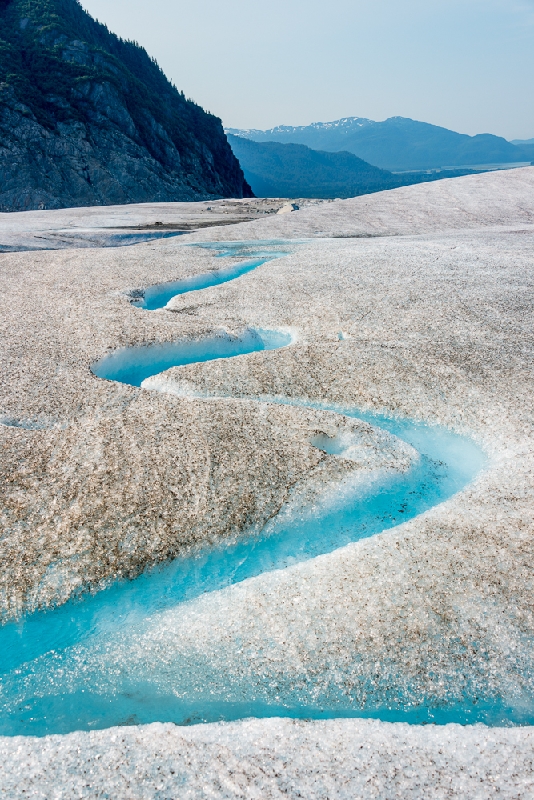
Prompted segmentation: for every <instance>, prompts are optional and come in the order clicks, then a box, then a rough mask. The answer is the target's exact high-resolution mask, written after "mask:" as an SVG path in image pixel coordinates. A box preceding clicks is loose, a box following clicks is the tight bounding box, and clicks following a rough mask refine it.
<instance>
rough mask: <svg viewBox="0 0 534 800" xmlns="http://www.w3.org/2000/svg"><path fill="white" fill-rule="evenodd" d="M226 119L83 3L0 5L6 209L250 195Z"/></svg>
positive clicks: (49, 0) (0, 146)
mask: <svg viewBox="0 0 534 800" xmlns="http://www.w3.org/2000/svg"><path fill="white" fill-rule="evenodd" d="M250 195H251V191H250V187H249V186H248V184H247V183H246V181H245V180H244V177H243V173H242V171H241V168H240V166H239V163H238V162H237V160H236V158H235V156H234V155H233V153H232V150H231V148H230V146H229V144H228V142H227V140H226V137H225V135H224V132H223V128H222V124H221V122H220V120H219V119H217V118H216V117H214V116H212V115H211V114H208V113H206V112H205V111H203V109H201V108H200V107H199V106H198V105H196V104H195V103H193V102H192V101H190V100H187V99H186V98H185V97H184V95H183V93H181V92H179V91H178V90H177V89H176V88H175V87H174V86H173V85H172V84H171V83H169V81H168V80H167V78H166V77H165V75H164V74H163V72H162V71H161V69H160V68H159V67H158V65H157V64H156V62H155V61H154V60H153V59H151V58H150V57H149V56H148V54H147V53H146V52H145V50H143V49H142V48H141V47H139V46H138V45H136V44H135V43H133V42H126V41H123V40H122V39H120V38H118V37H117V36H115V35H114V34H112V33H111V32H110V31H109V30H108V29H107V28H106V27H105V26H104V25H101V24H100V23H98V22H96V21H95V20H94V19H92V18H91V17H90V16H89V15H88V14H87V13H86V12H85V11H84V10H83V8H82V7H81V6H80V5H79V3H78V1H77V0H0V210H2V211H14V210H23V209H35V208H61V207H68V206H84V205H106V204H113V203H133V202H148V201H152V202H153V201H179V200H197V199H212V198H216V197H243V196H245V197H248V196H250Z"/></svg>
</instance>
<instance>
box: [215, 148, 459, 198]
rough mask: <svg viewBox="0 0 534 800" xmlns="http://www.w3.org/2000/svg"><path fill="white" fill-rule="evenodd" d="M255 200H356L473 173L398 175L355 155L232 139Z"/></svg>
mask: <svg viewBox="0 0 534 800" xmlns="http://www.w3.org/2000/svg"><path fill="white" fill-rule="evenodd" d="M228 141H229V142H230V144H231V146H232V149H233V151H234V153H235V155H236V156H237V158H238V159H239V161H240V163H241V166H242V167H243V170H244V173H245V178H246V179H247V182H248V183H249V184H250V185H251V187H252V190H253V192H254V194H255V195H256V197H303V198H309V197H316V198H322V199H333V198H336V197H339V198H346V197H357V196H358V195H362V194H371V193H372V192H381V191H383V190H384V189H396V188H398V187H399V186H407V185H409V184H412V183H421V182H424V181H430V180H439V179H440V178H450V177H456V176H458V175H467V174H469V172H470V170H452V171H446V172H441V173H436V172H434V173H431V174H428V173H424V172H416V173H403V174H402V175H394V174H393V173H391V172H387V171H386V170H383V169H379V168H378V167H374V166H372V165H371V164H368V163H367V162H366V161H362V159H361V158H358V157H357V156H355V155H353V154H352V153H346V152H340V153H327V152H325V151H319V150H311V149H310V148H309V147H306V146H305V145H302V144H280V143H279V142H254V141H252V140H251V139H245V138H243V137H240V136H233V135H232V134H228Z"/></svg>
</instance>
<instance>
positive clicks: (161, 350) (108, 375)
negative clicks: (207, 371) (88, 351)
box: [91, 328, 291, 386]
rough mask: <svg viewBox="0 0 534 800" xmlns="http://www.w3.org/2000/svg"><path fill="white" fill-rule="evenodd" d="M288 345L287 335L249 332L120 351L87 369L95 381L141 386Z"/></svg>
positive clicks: (251, 329)
mask: <svg viewBox="0 0 534 800" xmlns="http://www.w3.org/2000/svg"><path fill="white" fill-rule="evenodd" d="M289 344H291V335H290V334H289V333H285V332H283V331H264V330H259V329H258V330H256V329H254V328H249V329H247V330H245V331H243V333H242V334H241V335H239V336H230V335H229V334H219V335H213V336H205V337H203V338H202V339H186V340H182V341H178V342H162V343H157V344H150V345H141V346H139V347H123V348H121V349H120V350H115V351H114V352H113V353H110V354H109V355H107V356H104V358H102V359H100V361H97V362H96V363H95V364H93V365H92V366H91V371H92V372H93V374H94V375H96V376H97V378H103V379H104V380H109V381H118V382H119V383H126V384H128V385H129V386H141V384H142V383H143V381H144V380H146V378H150V377H152V375H159V373H160V372H164V371H165V370H167V369H170V368H171V367H183V366H185V365H186V364H201V363H203V362H205V361H214V360H215V359H219V358H233V357H235V356H242V355H246V354H248V353H257V352H259V351H260V350H276V349H278V348H280V347H286V346H287V345H289Z"/></svg>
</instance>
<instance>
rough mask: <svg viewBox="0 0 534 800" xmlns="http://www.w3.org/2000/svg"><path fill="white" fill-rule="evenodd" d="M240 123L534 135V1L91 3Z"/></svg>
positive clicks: (199, 98) (231, 122) (191, 91)
mask: <svg viewBox="0 0 534 800" xmlns="http://www.w3.org/2000/svg"><path fill="white" fill-rule="evenodd" d="M82 4H83V6H84V7H85V8H86V9H87V10H88V11H89V12H90V13H91V14H92V15H93V16H96V17H97V18H98V19H100V21H102V22H105V23H107V25H108V26H109V27H110V28H111V29H112V30H113V31H114V32H115V33H118V34H120V35H121V36H123V37H124V38H130V39H136V40H137V41H138V42H140V43H141V44H142V45H143V46H144V47H145V48H146V49H147V50H148V52H149V53H150V54H151V55H153V56H154V57H155V58H156V59H157V60H158V62H159V64H160V65H161V67H162V68H163V69H164V71H165V72H166V74H167V75H168V77H169V78H170V79H171V80H173V81H174V82H175V83H176V85H177V86H178V87H179V88H180V89H183V91H184V92H185V94H186V95H187V96H188V97H192V98H193V99H194V100H195V101H196V102H198V103H200V104H201V105H202V106H203V107H204V108H206V109H208V110H209V111H212V112H213V113H214V114H217V115H218V116H220V117H221V118H222V119H223V122H224V123H225V125H228V126H231V127H255V128H268V127H272V126H274V125H280V124H285V125H306V124H309V123H310V122H315V121H329V120H334V119H338V118H340V117H346V116H361V117H369V118H371V119H375V120H382V119H385V118H386V117H391V116H397V115H399V116H404V117H412V118H414V119H419V120H424V121H426V122H432V123H434V124H436V125H444V126H445V127H448V128H452V129H454V130H458V131H461V132H462V133H470V134H474V133H486V132H489V133H496V134H499V135H501V136H505V137H506V138H508V139H514V138H518V139H519V138H524V139H527V138H532V137H534V0H427V2H423V0H405V1H404V2H403V0H366V1H365V2H364V0H150V2H147V1H146V0H82Z"/></svg>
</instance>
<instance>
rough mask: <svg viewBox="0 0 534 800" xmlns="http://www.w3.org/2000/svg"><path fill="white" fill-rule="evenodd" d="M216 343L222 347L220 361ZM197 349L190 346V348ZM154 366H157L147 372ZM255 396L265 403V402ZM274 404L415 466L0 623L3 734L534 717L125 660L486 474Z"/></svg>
mask: <svg viewBox="0 0 534 800" xmlns="http://www.w3.org/2000/svg"><path fill="white" fill-rule="evenodd" d="M221 342H222V344H221ZM289 343H290V336H289V334H286V333H283V332H277V331H274V332H272V331H271V332H266V331H257V330H252V329H250V330H248V331H246V332H245V333H244V334H243V335H242V337H240V338H239V337H228V336H226V338H225V336H222V337H211V338H210V339H209V340H208V339H207V340H202V341H201V342H199V341H197V342H187V343H183V342H182V343H179V344H178V345H173V346H175V347H177V348H178V349H177V350H176V352H174V353H173V354H170V353H169V352H165V353H164V354H163V353H162V351H161V350H159V351H158V350H157V349H155V348H157V347H158V346H157V345H156V346H151V347H150V346H149V347H144V348H131V349H130V350H122V351H119V352H118V353H117V354H112V355H111V356H108V357H107V358H105V359H103V360H102V361H100V362H98V364H97V365H94V366H93V369H94V372H95V374H97V375H99V376H100V377H103V378H107V379H110V380H120V381H124V382H126V383H130V384H133V385H137V386H138V385H140V383H141V382H142V380H144V379H145V378H146V377H148V374H157V372H158V371H162V370H163V369H167V368H168V367H169V366H171V365H175V364H181V363H191V361H192V360H193V356H194V360H197V361H206V360H208V359H209V358H220V357H230V356H231V355H243V354H244V353H248V352H253V351H254V350H258V349H265V348H266V347H269V346H271V347H272V348H274V347H280V346H286V345H287V344H289ZM220 347H223V348H226V349H225V350H224V353H223V354H222V356H221V350H220ZM184 348H185V350H184ZM191 348H193V349H194V348H196V349H194V352H193V350H192V349H191ZM232 348H234V350H233V351H232V352H230V350H232ZM141 351H142V352H141ZM152 356H155V360H153V361H152V362H150V358H151V357H152ZM160 357H161V359H160ZM169 358H172V359H173V364H170V363H169ZM184 358H186V360H183V359H184ZM158 359H160V360H159V361H158ZM176 359H178V361H177V360H176ZM156 362H157V363H156ZM147 370H148V371H147ZM249 399H251V400H256V401H257V402H266V401H267V399H266V398H260V397H257V398H249ZM269 402H272V401H271V400H269ZM277 402H285V403H288V404H294V405H304V406H310V407H314V408H317V407H320V408H322V409H326V410H331V411H336V412H342V413H343V414H345V415H348V416H352V417H355V418H359V419H365V420H366V421H368V422H370V423H371V424H373V425H375V426H378V427H381V428H383V429H385V430H387V431H388V432H390V433H392V434H394V435H396V436H398V437H400V438H401V439H403V440H404V441H406V442H408V443H409V444H411V445H412V446H413V447H415V449H416V450H417V451H418V453H419V454H420V458H419V459H418V460H417V461H416V462H415V463H414V464H413V465H412V467H411V468H410V469H409V470H408V472H406V473H402V474H397V475H396V476H395V477H390V478H388V479H384V478H383V477H382V478H381V479H377V480H376V481H375V482H374V483H370V484H368V485H367V486H365V487H361V486H360V488H359V489H355V490H354V491H352V492H348V493H347V494H345V495H344V497H343V501H342V502H341V503H339V504H338V505H337V506H335V507H332V506H328V507H327V506H325V507H319V509H318V510H317V509H316V510H315V511H314V512H313V513H310V514H309V515H306V514H305V515H304V516H302V514H300V515H299V516H298V518H287V516H284V514H280V515H279V517H278V518H276V519H275V520H273V521H271V523H269V524H268V525H267V526H266V528H265V529H264V530H263V531H262V532H261V533H260V534H257V535H254V536H249V537H243V538H242V539H241V540H239V541H238V542H235V543H231V544H227V545H224V544H221V545H219V546H216V547H210V548H206V549H205V550H203V551H200V552H196V553H195V554H194V555H189V556H187V557H183V558H178V559H176V560H175V561H173V562H172V563H170V564H166V565H164V566H160V567H157V568H154V569H152V570H151V571H149V572H147V573H145V574H144V575H142V576H140V577H139V578H137V579H136V580H134V581H121V582H117V583H115V584H113V585H112V586H110V587H109V588H108V589H105V590H103V591H101V592H99V593H97V594H95V595H89V596H85V597H83V598H82V599H80V600H77V601H75V600H73V601H71V602H69V603H67V604H65V605H63V606H61V607H59V608H56V609H52V610H50V611H48V612H42V613H37V614H33V615H29V616H27V617H26V618H24V619H22V620H21V621H19V622H17V623H12V624H8V625H5V626H3V627H2V628H1V629H0V672H1V673H2V685H1V688H0V734H4V735H16V734H30V735H37V736H39V735H45V734H50V733H66V732H68V731H72V730H89V729H94V728H106V727H110V726H113V725H118V724H134V723H135V724H140V723H148V722H154V721H161V722H163V721H169V722H175V723H177V724H191V723H196V722H211V721H215V720H231V719H238V718H243V717H247V716H256V717H265V716H269V717H272V716H290V717H298V718H316V719H319V718H328V717H343V716H345V717H348V716H350V717H377V718H380V719H384V720H389V721H395V720H399V721H408V722H419V723H420V722H435V723H446V722H452V721H454V722H460V723H464V724H465V723H472V722H476V721H484V722H486V723H488V724H510V723H516V724H525V723H526V722H528V723H529V724H531V723H532V722H533V721H534V711H533V703H532V699H531V698H529V699H528V702H526V703H525V698H522V702H521V703H517V704H515V705H514V704H510V703H509V702H505V701H504V700H502V699H499V698H495V697H489V696H488V697H487V698H484V697H482V698H481V697H474V696H472V694H470V690H469V680H464V684H463V685H464V695H463V697H462V698H461V699H458V695H457V693H456V694H454V692H453V693H452V694H451V696H454V697H455V699H454V701H451V702H449V703H447V702H445V703H442V704H440V705H439V706H437V705H436V703H435V702H431V701H430V700H429V699H428V698H425V697H420V698H419V701H418V702H417V703H416V704H414V703H413V702H412V700H413V699H412V698H409V697H408V695H409V691H408V689H407V695H406V697H405V698H403V697H397V698H396V700H395V702H392V703H388V704H387V706H385V705H384V703H383V701H379V697H382V696H383V695H381V694H380V692H379V691H378V689H377V692H376V694H375V696H374V697H373V690H372V687H371V686H370V687H369V691H368V701H367V703H366V704H365V706H362V705H361V704H360V705H358V704H357V703H355V702H352V701H351V700H350V697H347V696H346V695H343V696H341V695H339V696H336V695H335V694H334V695H332V694H326V695H322V696H321V694H320V693H319V694H318V693H317V691H316V690H315V687H314V686H313V685H310V686H308V687H307V688H306V689H305V691H304V694H303V692H302V690H297V689H296V688H295V687H293V686H291V685H288V686H285V687H280V686H278V687H277V688H276V690H273V691H272V692H271V691H270V689H269V687H268V686H266V685H262V683H261V679H260V680H259V682H250V681H249V682H248V683H247V680H246V679H243V680H244V683H243V682H242V683H241V684H239V686H237V687H236V686H235V685H233V684H232V682H231V681H230V682H229V685H228V686H227V687H223V688H222V689H219V690H218V691H214V690H213V675H210V671H209V668H208V666H207V665H206V663H204V662H202V660H200V661H198V660H197V661H198V663H196V666H195V668H194V669H191V664H188V665H185V667H184V668H180V665H176V664H175V665H172V664H169V661H168V659H163V660H162V661H161V663H159V662H158V663H157V665H156V667H152V668H151V669H148V668H147V669H146V670H145V672H143V671H142V670H140V668H139V664H138V662H137V661H136V659H135V658H133V660H132V659H130V656H129V648H130V647H131V643H132V642H134V641H138V640H139V638H140V637H142V636H143V635H144V634H146V633H147V631H150V630H152V629H153V627H154V626H157V625H158V622H159V621H161V619H162V615H163V616H164V615H165V614H168V613H173V609H176V611H177V613H178V614H179V613H180V607H181V604H183V603H186V602H187V601H192V600H194V599H195V598H197V597H199V595H201V594H205V593H210V592H215V591H217V590H219V589H222V588H224V587H227V586H230V585H232V584H235V583H238V582H241V581H243V580H245V579H247V578H252V577H254V576H258V575H260V574H262V573H267V572H270V571H272V570H278V569H283V568H285V567H288V566H290V565H293V564H295V563H298V562H302V561H305V560H307V559H311V558H315V557H317V556H319V555H321V554H324V553H329V552H332V551H333V550H335V549H337V548H339V547H343V546H345V545H348V544H349V543H351V542H355V541H358V540H360V539H362V538H364V537H368V536H372V535H374V534H376V533H379V532H381V531H384V530H387V529H390V528H393V527H394V526H396V525H398V524H400V523H402V522H405V521H407V520H408V519H411V518H413V517H415V516H417V515H418V514H421V513H422V512H424V511H426V510H428V509H429V508H431V507H433V506H435V505H436V504H438V503H440V502H442V501H444V500H446V499H447V498H449V497H451V496H452V495H453V494H455V493H456V492H458V491H459V490H461V489H462V488H463V487H465V486H466V484H467V483H469V482H470V481H471V480H472V479H473V477H474V476H475V475H476V474H477V472H478V471H479V470H480V469H481V468H482V466H483V464H484V460H485V457H484V454H483V453H482V452H481V450H480V449H479V448H478V447H477V446H476V445H475V444H474V443H473V442H472V441H471V440H470V439H467V438H464V437H461V436H459V435H457V434H455V433H453V432H451V431H450V430H448V429H445V428H441V427H439V426H428V425H424V424H422V423H416V422H413V421H410V420H400V419H392V418H386V417H380V416H377V415H370V414H363V413H361V412H360V411H358V410H356V409H350V408H344V409H341V408H339V407H337V406H330V405H328V404H321V405H320V406H318V405H317V404H313V403H305V402H297V401H291V400H280V399H279V400H277ZM436 646H437V647H439V643H436ZM120 653H122V660H121V657H118V654H120ZM197 655H198V654H197ZM243 657H244V658H245V655H244V656H243ZM156 661H157V660H156ZM173 670H174V671H173ZM245 673H246V670H244V674H245ZM219 677H220V676H219ZM451 680H452V678H451ZM169 681H170V682H169ZM223 683H224V681H223ZM382 689H383V687H382Z"/></svg>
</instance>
